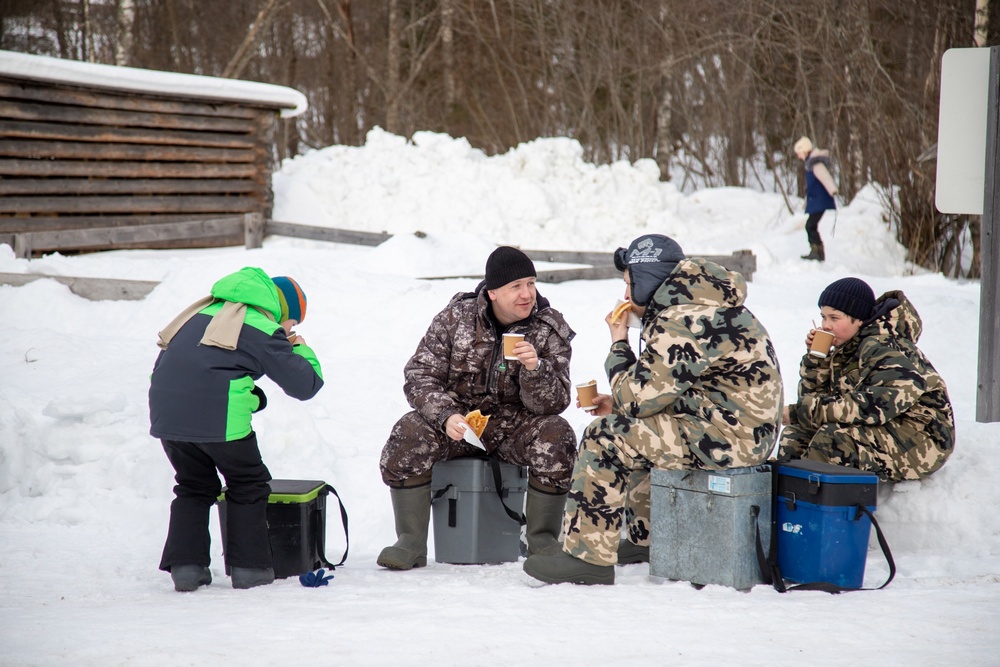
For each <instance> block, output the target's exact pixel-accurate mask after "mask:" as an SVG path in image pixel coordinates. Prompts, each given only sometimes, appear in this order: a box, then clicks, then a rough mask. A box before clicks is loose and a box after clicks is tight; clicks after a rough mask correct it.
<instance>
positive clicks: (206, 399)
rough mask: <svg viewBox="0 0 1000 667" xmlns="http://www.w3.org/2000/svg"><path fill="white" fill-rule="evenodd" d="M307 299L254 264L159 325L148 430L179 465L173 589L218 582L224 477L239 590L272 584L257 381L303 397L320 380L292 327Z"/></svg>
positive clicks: (230, 557) (168, 551) (170, 567)
mask: <svg viewBox="0 0 1000 667" xmlns="http://www.w3.org/2000/svg"><path fill="white" fill-rule="evenodd" d="M305 313H306V298H305V294H304V293H303V292H302V290H301V288H300V287H299V285H298V284H297V283H296V282H295V281H294V280H292V279H291V278H287V277H276V278H273V279H272V278H269V277H268V276H267V274H266V273H264V271H262V270H261V269H258V268H253V267H247V268H243V269H241V270H240V271H237V272H236V273H233V274H231V275H228V276H226V277H224V278H222V279H221V280H219V281H218V282H217V283H215V285H213V286H212V291H211V296H210V297H206V298H205V299H203V300H202V301H200V302H198V303H196V304H194V305H192V306H191V307H190V308H188V309H187V310H186V311H185V312H183V313H181V314H180V315H179V316H178V317H177V318H175V319H174V321H173V322H171V323H170V324H169V325H168V326H167V328H166V329H164V330H163V331H162V332H160V342H159V345H160V347H161V348H162V351H161V352H160V355H159V357H157V359H156V363H155V365H154V367H153V374H152V376H151V383H150V388H149V416H150V424H151V427H150V434H151V435H153V436H154V437H156V438H159V439H160V440H161V442H162V443H163V449H164V451H165V452H166V455H167V458H168V459H169V460H170V463H171V465H173V467H174V470H175V472H176V476H175V479H176V482H177V485H176V486H175V487H174V493H175V496H176V497H175V498H174V500H173V502H172V503H171V506H170V526H169V529H168V533H167V540H166V544H165V545H164V547H163V556H162V558H161V561H160V569H161V570H164V571H167V572H170V573H171V577H172V579H173V582H174V588H175V589H176V590H178V591H192V590H195V589H196V588H198V587H199V586H202V585H205V584H209V583H211V581H212V576H211V572H210V571H209V569H208V565H209V561H210V555H209V547H210V542H211V538H210V536H209V531H208V526H209V513H210V510H211V507H212V505H213V504H214V503H215V501H216V499H217V498H218V496H219V494H220V493H221V492H222V485H221V483H220V481H219V476H218V473H221V474H222V476H223V477H224V478H225V481H226V487H227V488H226V500H227V502H228V508H229V510H228V513H227V514H228V517H227V537H226V542H227V543H226V545H225V547H224V552H225V556H226V562H227V564H228V565H229V566H230V568H231V573H232V579H233V587H235V588H250V587H252V586H259V585H262V584H269V583H271V582H272V581H274V570H273V568H272V561H271V549H270V546H269V542H268V536H267V523H266V511H267V500H268V496H269V495H270V486H269V485H268V482H269V481H270V480H271V474H270V472H269V471H268V469H267V466H265V465H264V462H263V461H262V460H261V455H260V450H259V449H258V446H257V438H256V434H255V433H254V431H253V428H252V426H251V415H252V414H253V413H254V412H258V411H259V410H262V409H263V408H264V406H265V405H266V404H267V399H266V398H265V396H264V392H263V391H262V390H261V389H260V387H257V386H256V385H255V384H254V381H255V380H258V379H260V377H261V376H263V375H266V376H268V377H269V378H271V380H273V381H274V382H275V383H276V384H277V385H278V386H279V387H281V388H282V389H283V390H284V391H285V393H286V394H288V395H289V396H292V397H294V398H297V399H299V400H306V399H309V398H312V397H313V396H315V395H316V392H318V391H319V390H320V388H321V387H322V386H323V375H322V370H321V369H320V365H319V361H317V359H316V355H315V354H314V353H313V351H312V349H311V348H310V347H309V346H308V345H306V344H305V341H304V340H303V339H302V338H301V337H300V336H298V335H296V334H294V333H293V332H292V327H294V326H295V325H296V324H298V323H300V322H302V320H303V319H305Z"/></svg>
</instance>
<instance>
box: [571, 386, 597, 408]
mask: <svg viewBox="0 0 1000 667" xmlns="http://www.w3.org/2000/svg"><path fill="white" fill-rule="evenodd" d="M576 396H577V398H579V399H580V407H581V408H583V409H584V410H590V409H593V408H595V407H597V406H595V405H594V399H595V398H597V381H596V380H591V381H590V382H584V383H583V384H578V385H576Z"/></svg>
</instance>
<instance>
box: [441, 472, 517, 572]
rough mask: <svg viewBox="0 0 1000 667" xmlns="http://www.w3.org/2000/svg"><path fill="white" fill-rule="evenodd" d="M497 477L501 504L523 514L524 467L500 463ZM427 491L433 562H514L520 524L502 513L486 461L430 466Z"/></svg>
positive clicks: (503, 511)
mask: <svg viewBox="0 0 1000 667" xmlns="http://www.w3.org/2000/svg"><path fill="white" fill-rule="evenodd" d="M500 474H501V479H502V482H501V494H502V496H503V502H504V503H506V505H507V507H509V508H510V509H511V510H512V511H513V512H515V513H517V514H523V513H524V494H525V491H526V490H527V488H528V473H527V469H526V468H523V467H520V466H515V465H511V464H509V463H500ZM442 491H443V493H442V495H440V496H438V493H439V492H442ZM431 493H432V494H433V497H434V498H435V500H434V506H433V516H434V560H436V561H437V562H439V563H458V564H471V563H509V562H514V561H516V560H517V558H518V556H519V555H520V552H521V525H520V524H519V523H518V522H517V521H515V520H514V519H512V518H510V516H509V515H508V514H507V512H506V511H505V510H504V508H503V505H502V504H501V502H500V496H499V495H497V491H496V483H495V482H494V480H493V470H492V469H491V467H490V463H489V461H487V460H485V459H478V458H465V459H452V460H450V461H441V462H439V463H435V464H434V469H433V472H432V478H431Z"/></svg>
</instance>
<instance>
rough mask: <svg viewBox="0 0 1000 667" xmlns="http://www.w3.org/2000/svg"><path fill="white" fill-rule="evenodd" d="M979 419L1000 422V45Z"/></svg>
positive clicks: (995, 64)
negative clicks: (999, 302)
mask: <svg viewBox="0 0 1000 667" xmlns="http://www.w3.org/2000/svg"><path fill="white" fill-rule="evenodd" d="M988 100H989V102H988V105H987V118H986V174H985V175H986V178H985V181H984V183H983V191H984V194H983V222H982V245H981V250H982V269H983V270H982V278H981V283H980V292H979V295H980V296H979V381H978V391H977V394H976V421H978V422H996V421H1000V304H998V303H997V302H998V300H1000V286H998V284H997V283H998V281H1000V225H998V222H1000V136H998V130H1000V47H996V46H994V47H992V48H991V49H990V76H989V94H988Z"/></svg>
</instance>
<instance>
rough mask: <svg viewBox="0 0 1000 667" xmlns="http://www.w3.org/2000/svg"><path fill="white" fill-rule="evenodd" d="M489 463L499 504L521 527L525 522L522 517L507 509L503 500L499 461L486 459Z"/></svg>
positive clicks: (491, 458) (518, 513) (490, 458)
mask: <svg viewBox="0 0 1000 667" xmlns="http://www.w3.org/2000/svg"><path fill="white" fill-rule="evenodd" d="M487 460H488V461H489V462H490V468H492V469H493V486H495V487H496V490H497V497H498V498H500V504H501V505H503V511H504V512H506V513H507V516H509V517H510V518H511V519H513V520H514V521H517V524H518V525H519V526H523V525H524V524H525V523H526V521H525V518H524V515H523V514H521V513H520V512H515V511H514V510H512V509H511V508H509V507H507V503H506V502H504V499H503V475H501V474H500V461H499V460H497V459H495V458H493V457H492V456H490V457H487Z"/></svg>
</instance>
